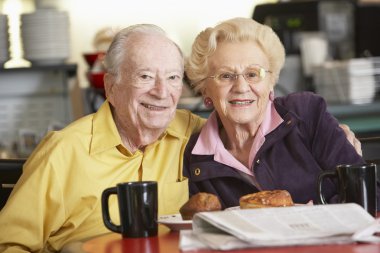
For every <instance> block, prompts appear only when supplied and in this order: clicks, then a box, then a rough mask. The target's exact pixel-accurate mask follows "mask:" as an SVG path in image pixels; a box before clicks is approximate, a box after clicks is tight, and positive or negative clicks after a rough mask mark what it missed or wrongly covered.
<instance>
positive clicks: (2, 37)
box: [0, 14, 9, 67]
mask: <svg viewBox="0 0 380 253" xmlns="http://www.w3.org/2000/svg"><path fill="white" fill-rule="evenodd" d="M8 60H9V36H8V16H7V15H4V14H0V67H2V66H3V65H4V63H5V62H7V61H8Z"/></svg>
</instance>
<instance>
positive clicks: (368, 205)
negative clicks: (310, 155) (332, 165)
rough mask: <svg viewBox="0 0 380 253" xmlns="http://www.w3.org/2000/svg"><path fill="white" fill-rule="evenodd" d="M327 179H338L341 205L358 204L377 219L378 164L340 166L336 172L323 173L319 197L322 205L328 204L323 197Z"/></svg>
mask: <svg viewBox="0 0 380 253" xmlns="http://www.w3.org/2000/svg"><path fill="white" fill-rule="evenodd" d="M325 177H333V178H337V179H338V189H337V190H338V195H339V202H340V203H357V204H359V205H361V206H362V207H363V208H364V209H365V210H367V212H368V213H370V214H371V215H372V216H374V217H376V211H377V203H376V199H377V198H376V188H377V185H376V178H377V173H376V164H355V165H351V164H345V165H338V166H337V167H336V170H332V171H323V172H322V173H321V174H320V175H319V178H318V184H317V185H318V195H319V199H320V201H321V203H322V204H326V200H325V197H324V195H323V192H322V191H323V186H322V184H323V180H324V179H325Z"/></svg>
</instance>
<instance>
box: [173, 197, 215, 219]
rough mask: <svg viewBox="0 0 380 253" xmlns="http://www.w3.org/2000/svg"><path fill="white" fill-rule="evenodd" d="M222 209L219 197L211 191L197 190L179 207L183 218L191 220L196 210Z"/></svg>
mask: <svg viewBox="0 0 380 253" xmlns="http://www.w3.org/2000/svg"><path fill="white" fill-rule="evenodd" d="M221 209H222V205H221V204H220V201H219V198H218V197H217V196H216V195H214V194H211V193H205V192H199V193H197V194H195V195H193V196H191V197H190V199H189V200H188V201H187V202H186V203H185V204H184V205H183V206H182V207H181V208H180V210H179V212H180V214H181V216H182V219H183V220H191V219H192V218H193V216H194V214H195V213H197V212H207V211H218V210H221Z"/></svg>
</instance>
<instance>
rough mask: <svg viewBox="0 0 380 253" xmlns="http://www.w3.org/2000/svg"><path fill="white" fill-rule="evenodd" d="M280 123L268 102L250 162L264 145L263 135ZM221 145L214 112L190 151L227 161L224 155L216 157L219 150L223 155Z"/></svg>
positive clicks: (278, 117) (272, 105)
mask: <svg viewBox="0 0 380 253" xmlns="http://www.w3.org/2000/svg"><path fill="white" fill-rule="evenodd" d="M282 122H283V119H282V118H281V116H280V115H279V114H278V113H277V111H276V108H275V106H274V104H273V102H272V101H269V102H268V105H267V109H266V111H265V115H264V120H263V122H262V123H261V125H260V127H259V129H258V134H257V135H256V137H255V140H254V145H255V146H256V147H255V148H254V149H251V154H250V161H251V160H252V159H253V158H254V156H255V154H256V152H257V151H258V149H259V148H260V147H261V145H262V144H263V143H264V141H265V135H267V134H268V133H270V132H272V131H273V130H274V129H276V128H277V127H278V126H279V125H280V124H281V123H282ZM221 143H222V142H221V140H220V136H219V128H218V122H217V114H216V112H215V111H214V112H212V113H211V115H210V117H209V119H208V120H207V122H206V124H205V126H204V127H203V128H202V130H201V132H200V135H199V138H198V140H197V142H196V144H195V146H194V148H193V150H192V154H195V155H216V156H217V157H220V158H221V159H222V160H224V158H225V159H226V160H228V159H229V158H228V157H226V156H225V155H218V154H219V153H220V152H221V150H223V151H222V153H225V152H224V150H225V148H224V146H223V144H222V145H221ZM252 152H254V154H253V153H252ZM214 159H215V157H214ZM222 162H223V161H222ZM223 163H230V162H228V161H225V162H223Z"/></svg>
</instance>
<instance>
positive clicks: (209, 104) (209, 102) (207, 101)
mask: <svg viewBox="0 0 380 253" xmlns="http://www.w3.org/2000/svg"><path fill="white" fill-rule="evenodd" d="M203 103H204V104H205V106H206V108H212V107H213V106H214V104H213V103H212V100H211V98H209V97H206V98H205V99H204V100H203Z"/></svg>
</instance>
